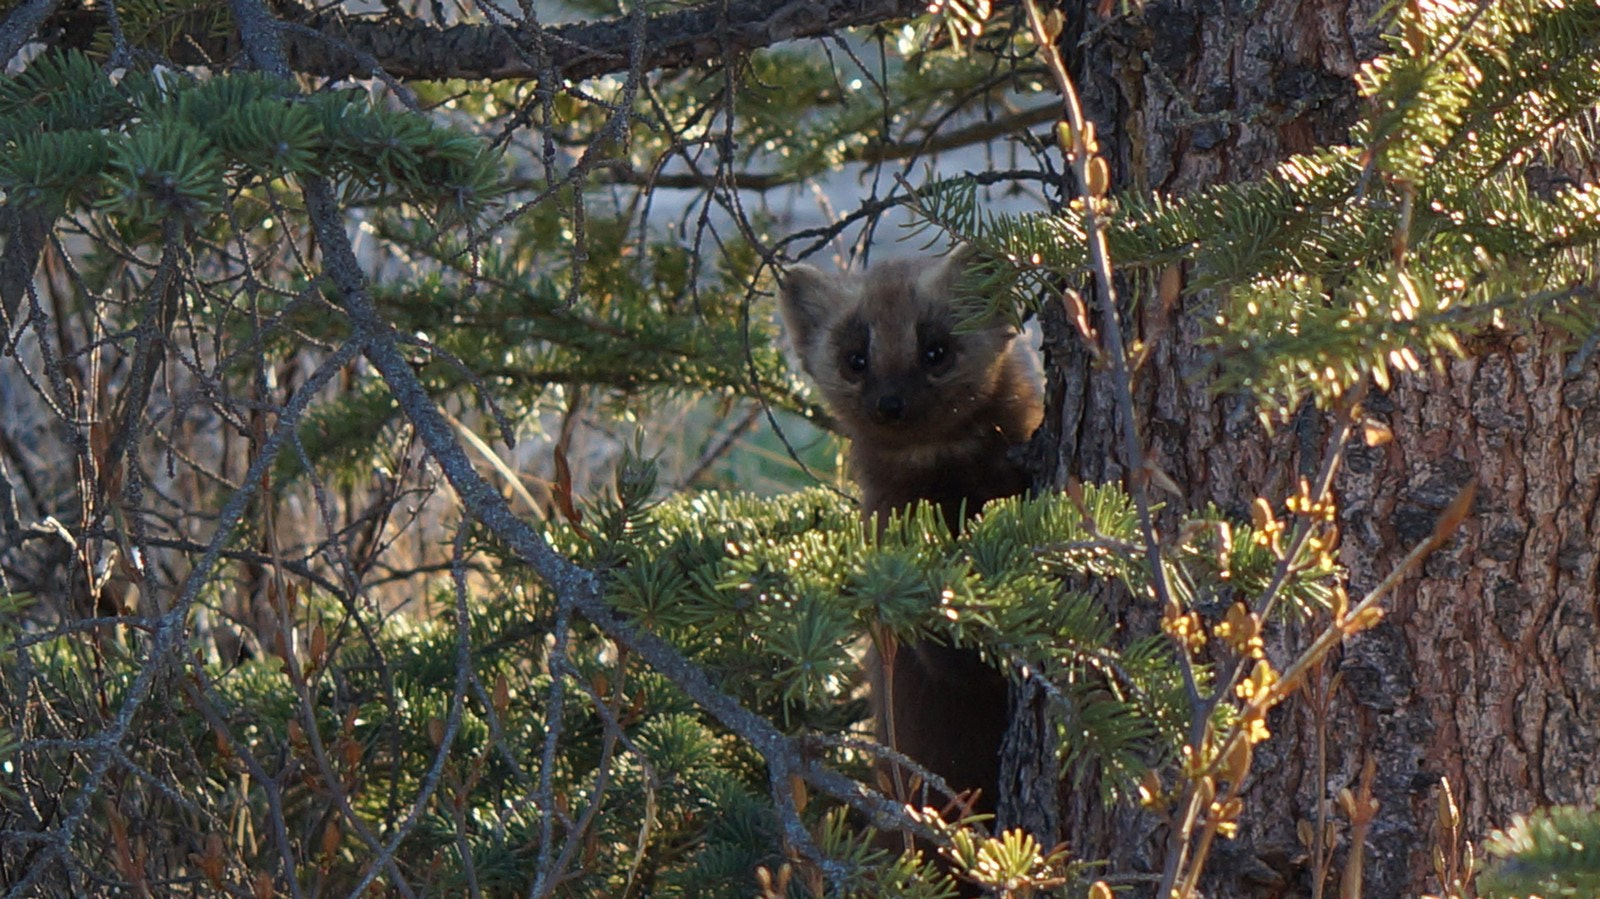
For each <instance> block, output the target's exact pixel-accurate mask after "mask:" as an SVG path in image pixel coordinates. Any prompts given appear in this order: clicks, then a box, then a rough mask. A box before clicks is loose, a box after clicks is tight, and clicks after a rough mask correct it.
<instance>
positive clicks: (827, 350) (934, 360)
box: [779, 248, 1031, 449]
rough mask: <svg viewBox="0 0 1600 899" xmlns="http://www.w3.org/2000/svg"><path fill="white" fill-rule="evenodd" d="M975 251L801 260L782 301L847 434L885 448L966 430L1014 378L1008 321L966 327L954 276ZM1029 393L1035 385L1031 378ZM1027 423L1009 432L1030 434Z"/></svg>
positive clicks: (802, 354) (792, 332) (807, 363)
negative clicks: (939, 256)
mask: <svg viewBox="0 0 1600 899" xmlns="http://www.w3.org/2000/svg"><path fill="white" fill-rule="evenodd" d="M971 260H972V253H971V251H970V250H967V249H965V248H962V249H958V250H957V251H955V252H954V253H952V254H950V255H949V256H948V257H946V258H945V259H943V260H933V261H929V260H920V259H919V260H904V259H902V260H895V261H892V262H885V263H882V264H879V265H877V266H874V267H873V268H871V269H869V270H868V271H867V272H866V273H865V274H863V275H833V274H828V273H825V272H822V271H819V270H818V269H815V268H813V267H811V266H809V265H796V266H794V267H793V268H791V269H789V271H788V273H787V274H786V275H785V276H784V278H783V290H782V293H781V295H780V298H779V309H780V311H781V312H782V315H783V322H784V326H785V328H786V329H787V330H788V332H789V338H790V340H791V341H792V342H793V344H794V348H795V352H796V354H797V355H798V356H799V358H800V362H801V364H802V365H803V366H804V368H805V370H806V373H807V374H808V375H810V376H811V379H812V381H814V382H815V383H816V385H817V387H818V389H820V390H821V391H822V395H823V398H824V399H825V401H826V403H827V406H828V408H829V410H830V411H832V412H833V414H834V416H836V417H837V418H838V419H839V422H840V424H841V425H843V426H844V428H845V430H846V432H847V433H848V434H849V436H850V437H851V438H852V439H854V440H856V441H858V442H860V441H866V442H868V443H870V444H871V445H872V446H874V447H878V448H881V449H901V448H911V447H936V446H937V445H938V444H941V443H945V442H950V441H955V440H961V439H965V438H966V437H967V436H970V434H971V430H972V429H971V427H970V426H971V425H972V424H973V419H974V417H975V416H977V415H979V414H981V413H983V412H984V411H985V410H992V408H993V406H994V405H995V404H996V403H1000V404H1005V403H1006V402H1007V398H1006V397H1004V396H1000V395H999V394H1002V393H1005V392H1006V391H1009V390H1012V389H1014V388H1015V384H1014V383H1013V382H1014V381H1015V380H1016V378H1015V377H1013V375H1014V374H1015V372H1014V370H1013V369H1012V368H1011V366H1014V365H1016V364H1018V363H1017V361H1016V360H1015V359H1012V358H1010V355H1009V352H1008V351H1009V350H1010V347H1011V344H1012V341H1013V340H1014V339H1015V337H1016V336H1017V330H1016V329H1015V328H1014V327H1012V326H1011V325H1010V324H1009V323H1007V322H1004V321H999V320H996V321H992V322H987V323H982V324H980V325H979V327H977V328H970V327H969V328H962V329H960V330H959V331H958V329H957V326H958V325H959V324H961V321H962V318H963V315H962V310H961V309H960V308H959V306H958V304H957V302H956V295H955V288H956V281H957V279H958V278H959V277H960V276H961V274H962V273H963V272H964V271H965V270H966V268H967V266H968V264H969V263H970V262H971ZM1030 395H1031V388H1030ZM1026 437H1027V434H1026V433H1023V434H1021V435H1013V437H1012V439H1018V440H1020V439H1024V438H1026Z"/></svg>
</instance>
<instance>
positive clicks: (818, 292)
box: [778, 264, 839, 355]
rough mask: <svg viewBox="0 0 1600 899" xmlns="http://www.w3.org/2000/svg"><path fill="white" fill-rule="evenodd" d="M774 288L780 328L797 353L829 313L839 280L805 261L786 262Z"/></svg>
mask: <svg viewBox="0 0 1600 899" xmlns="http://www.w3.org/2000/svg"><path fill="white" fill-rule="evenodd" d="M782 281H783V283H782V289H781V290H780V291H779V292H778V313H779V314H780V315H782V316H783V327H784V330H786V331H788V332H789V340H790V341H791V342H793V344H794V348H795V350H796V351H798V352H800V353H801V355H804V354H805V351H806V350H807V349H808V348H809V347H810V346H811V344H812V341H813V340H814V339H815V338H816V335H817V332H818V331H820V330H821V329H822V327H823V326H824V325H826V324H827V323H828V320H829V319H830V318H831V317H832V313H833V307H834V304H835V303H837V302H838V295H839V281H838V279H837V278H835V277H834V276H833V275H829V274H826V273H824V272H823V271H821V270H819V269H817V268H814V267H812V266H809V265H805V264H797V265H793V266H790V268H789V270H788V271H786V272H784V273H783V279H782Z"/></svg>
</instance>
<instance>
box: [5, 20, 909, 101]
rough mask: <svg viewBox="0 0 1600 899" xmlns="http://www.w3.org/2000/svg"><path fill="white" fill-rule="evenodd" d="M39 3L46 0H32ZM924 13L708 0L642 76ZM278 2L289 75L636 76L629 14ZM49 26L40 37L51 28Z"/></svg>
mask: <svg viewBox="0 0 1600 899" xmlns="http://www.w3.org/2000/svg"><path fill="white" fill-rule="evenodd" d="M35 5H44V4H42V3H41V0H35ZM923 5H924V4H923V3H922V2H920V0H734V2H729V3H723V2H717V0H712V2H708V3H702V4H700V5H698V6H691V7H689V8H687V9H679V10H675V11H673V12H666V13H660V14H658V15H654V16H650V17H649V18H647V19H646V20H645V23H644V42H643V44H644V45H643V47H642V48H640V49H641V50H642V53H641V55H640V59H639V68H640V70H641V71H646V72H648V71H654V70H657V69H676V68H682V67H684V66H688V65H692V64H694V63H698V62H704V61H706V60H714V59H726V58H728V56H729V55H730V53H732V54H738V53H747V52H749V51H751V50H755V49H759V48H761V47H767V46H771V45H773V44H778V43H782V42H784V41H792V40H796V39H799V38H806V37H816V36H818V35H823V34H828V33H831V32H834V31H837V30H838V29H841V28H850V27H854V26H858V25H873V24H877V23H878V22H885V21H890V20H895V19H907V18H911V17H912V16H915V15H917V14H918V13H920V12H921V11H922V9H923ZM274 6H275V8H276V9H277V10H280V11H282V12H285V13H287V16H286V19H285V20H284V21H283V22H276V23H274V24H277V25H278V26H279V27H276V28H274V29H273V30H274V31H275V32H276V34H277V36H278V38H279V39H280V40H281V42H282V46H283V51H282V52H283V55H284V57H285V61H286V62H287V63H288V66H289V68H290V69H291V70H292V71H294V72H297V73H300V74H307V75H320V76H323V77H327V78H366V77H373V76H375V75H377V74H378V72H375V71H374V70H373V66H374V65H376V66H377V67H378V68H379V69H381V71H382V73H383V74H385V75H388V76H393V77H395V78H402V79H407V78H409V79H422V80H434V79H443V78H466V79H492V80H501V79H506V80H515V79H529V80H535V81H538V80H545V79H548V78H552V77H553V78H554V79H555V80H557V81H583V80H585V79H589V78H595V77H598V76H601V75H608V74H612V73H616V72H626V71H628V70H629V69H631V68H632V65H631V63H632V59H633V53H634V47H633V44H634V39H635V34H634V29H635V27H636V24H635V23H634V22H633V21H631V20H630V19H629V18H628V17H626V16H623V17H618V18H615V19H607V20H605V21H600V22H574V23H571V24H566V25H554V26H550V27H541V26H539V25H537V24H534V25H532V26H525V25H517V26H508V25H498V24H483V23H474V24H462V25H452V26H450V27H448V28H440V27H438V26H436V25H431V24H428V23H426V22H422V21H420V20H416V19H399V20H397V19H395V18H394V17H392V16H387V17H384V18H381V19H379V18H364V17H356V16H348V15H343V14H340V13H328V14H313V13H311V12H309V11H307V10H303V9H298V8H297V7H296V6H295V5H294V4H292V3H278V4H274ZM98 15H99V14H98V13H97V12H94V11H91V10H72V11H71V12H70V18H72V19H74V20H79V21H78V24H79V25H80V26H81V25H82V24H83V23H82V21H81V20H82V19H83V18H84V17H85V16H89V17H98ZM63 17H69V14H67V13H64V14H63ZM57 24H59V23H57ZM49 25H50V23H48V22H47V23H45V25H44V27H43V28H42V29H39V30H40V31H41V32H44V31H50V30H52V29H50V27H49ZM285 25H287V26H288V27H284V26H285ZM98 30H99V29H98V28H82V27H80V28H77V29H64V30H62V33H63V34H66V35H72V34H76V35H79V36H80V37H79V38H78V39H79V40H84V39H87V38H89V37H92V35H93V33H94V32H95V31H98ZM246 49H247V48H246V47H244V46H242V45H241V41H240V37H239V34H238V33H237V32H233V33H218V34H214V35H208V34H206V33H204V32H197V33H194V34H192V35H189V36H187V37H186V39H185V42H184V43H183V44H181V45H179V46H177V47H175V48H173V51H172V52H173V57H174V60H175V61H177V62H180V63H207V62H214V61H216V60H221V59H229V58H232V57H235V56H237V55H239V54H240V53H241V52H244V51H246ZM551 86H552V87H555V86H556V85H551Z"/></svg>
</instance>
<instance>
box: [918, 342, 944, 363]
mask: <svg viewBox="0 0 1600 899" xmlns="http://www.w3.org/2000/svg"><path fill="white" fill-rule="evenodd" d="M949 354H950V348H949V347H948V346H946V345H945V342H944V341H942V340H936V341H934V342H933V343H930V344H928V345H927V346H925V347H923V348H922V367H923V368H938V367H939V364H940V363H941V362H943V361H944V360H945V357H946V356H948V355H949Z"/></svg>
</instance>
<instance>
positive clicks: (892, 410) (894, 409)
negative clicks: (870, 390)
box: [878, 396, 906, 421]
mask: <svg viewBox="0 0 1600 899" xmlns="http://www.w3.org/2000/svg"><path fill="white" fill-rule="evenodd" d="M905 414H906V401H905V400H903V399H901V398H900V397H898V396H881V397H878V415H879V417H881V418H883V420H885V421H899V420H900V419H902V418H904V417H905Z"/></svg>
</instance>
